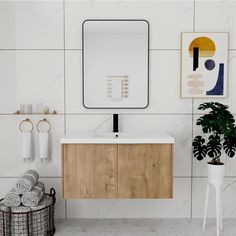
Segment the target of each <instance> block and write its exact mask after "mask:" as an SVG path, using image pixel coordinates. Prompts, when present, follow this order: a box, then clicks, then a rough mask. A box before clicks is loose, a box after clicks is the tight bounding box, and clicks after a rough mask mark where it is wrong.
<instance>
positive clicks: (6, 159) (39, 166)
mask: <svg viewBox="0 0 236 236" xmlns="http://www.w3.org/2000/svg"><path fill="white" fill-rule="evenodd" d="M194 2H195V4H194ZM63 6H64V7H65V9H63ZM194 6H195V7H194ZM64 10H65V16H64V15H63V11H64ZM194 10H195V11H194ZM235 12H236V1H234V0H233V1H198V0H187V1H178V0H173V1H160V0H152V1H135V0H132V1H118V0H111V1H100V0H99V1H97V0H95V1H90V0H86V1H79V0H78V1H77V0H74V1H69V0H65V2H64V3H63V1H57V0H55V1H0V35H1V37H0V114H1V115H0V150H1V155H0V189H1V194H3V193H4V192H6V191H7V190H8V189H9V188H10V186H12V185H13V183H14V181H15V179H16V178H15V177H17V176H19V175H20V174H22V173H23V172H24V171H25V170H26V169H28V168H35V169H36V170H38V171H39V173H40V175H41V176H42V177H44V178H43V181H45V183H46V184H47V188H49V187H52V186H53V187H55V188H56V190H57V199H58V201H57V208H56V209H57V217H59V218H61V217H64V216H65V215H66V212H67V216H68V217H80V218H83V217H93V218H94V217H107V218H109V217H111V218H115V217H137V218H138V217H140V218H144V217H147V218H151V217H191V216H193V217H201V216H202V209H203V202H204V196H205V184H206V178H204V176H206V171H205V163H204V162H198V161H196V160H195V159H193V160H192V154H191V142H192V132H193V135H195V134H196V133H197V128H196V126H195V122H196V118H197V114H198V113H199V112H198V111H197V107H198V105H199V104H200V103H201V102H203V101H206V100H211V99H204V100H202V99H181V98H180V96H179V87H180V86H179V85H180V78H179V77H180V76H179V75H180V34H181V32H186V31H187V32H192V31H193V30H194V29H196V30H197V31H216V32H222V31H229V32H230V33H229V36H230V50H229V82H228V84H229V87H228V97H227V98H225V99H218V100H217V101H219V102H222V103H225V104H228V105H229V106H230V108H231V110H232V111H233V112H234V113H235V114H236V102H235V101H236V98H235V96H236V93H235V92H234V91H235V87H236V79H235V76H236V72H235V68H236V67H235V63H236V60H235V58H236V54H235V53H236V51H235V50H236V43H235V37H236V36H235V28H236V21H235V19H236V16H235V14H236V13H235ZM64 17H65V18H64ZM87 18H99V19H101V18H106V19H111V18H121V19H123V18H128V19H132V18H143V19H147V20H148V21H149V23H150V106H149V107H148V108H147V109H146V110H130V111H124V110H119V113H121V114H122V115H121V117H120V122H121V125H120V128H121V130H123V131H150V130H152V131H153V130H156V131H159V130H161V131H168V132H170V133H171V134H172V135H173V136H174V137H175V139H176V143H175V147H174V176H175V178H174V199H173V200H155V201H152V200H147V201H145V200H142V201H141V200H99V201H97V200H86V201H85V200H84V201H80V200H73V201H67V207H66V208H65V206H66V204H65V202H64V201H63V200H62V199H61V179H60V176H61V167H60V144H59V139H60V137H61V136H62V135H63V133H64V131H66V132H71V131H75V130H80V131H86V130H96V129H97V130H104V131H109V130H111V128H112V122H111V114H112V113H114V110H109V111H107V110H85V109H84V108H83V107H82V105H81V104H82V101H81V98H82V87H81V74H82V72H81V69H82V68H81V37H82V35H81V23H82V22H83V20H85V19H87ZM64 25H65V29H64ZM64 45H65V48H64ZM64 49H65V50H64ZM64 73H65V74H64ZM35 102H43V103H45V104H47V105H48V106H49V107H50V108H51V109H54V110H57V111H58V112H59V113H60V114H59V115H55V116H51V115H50V116H46V118H48V119H49V121H50V122H51V123H52V160H51V162H49V163H48V164H45V163H41V161H40V160H39V159H38V158H37V155H36V159H35V160H34V162H32V163H24V162H23V161H22V160H20V152H19V146H20V140H19V138H18V125H19V122H20V121H21V120H22V119H24V118H26V116H23V115H20V116H15V115H12V113H13V112H15V111H16V109H17V108H18V105H19V104H20V103H35ZM64 104H65V106H64ZM116 112H117V111H116ZM27 117H28V118H30V119H31V120H33V122H34V123H36V122H37V121H38V120H39V119H41V118H44V117H45V116H38V115H29V116H27ZM35 142H36V143H37V132H36V133H35ZM36 154H37V150H36ZM235 162H236V158H235V159H227V166H226V174H227V176H228V178H227V181H226V182H227V183H226V185H227V188H225V191H224V197H225V201H224V202H225V208H224V216H225V217H231V216H234V217H235V212H236V211H235V207H234V206H235V201H234V199H235V195H236V193H235V179H234V178H235V177H236V167H235V166H236V165H235ZM58 177H59V178H58ZM191 190H192V192H191ZM1 197H2V196H1ZM211 204H213V203H211ZM65 210H66V212H65ZM210 215H212V216H213V215H214V206H213V205H212V206H211V207H210Z"/></svg>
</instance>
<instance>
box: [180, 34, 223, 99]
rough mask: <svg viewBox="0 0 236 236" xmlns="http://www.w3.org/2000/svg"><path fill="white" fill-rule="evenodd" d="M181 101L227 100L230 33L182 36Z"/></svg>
mask: <svg viewBox="0 0 236 236" xmlns="http://www.w3.org/2000/svg"><path fill="white" fill-rule="evenodd" d="M181 43H182V48H181V97H226V96H227V62H228V33H182V40H181Z"/></svg>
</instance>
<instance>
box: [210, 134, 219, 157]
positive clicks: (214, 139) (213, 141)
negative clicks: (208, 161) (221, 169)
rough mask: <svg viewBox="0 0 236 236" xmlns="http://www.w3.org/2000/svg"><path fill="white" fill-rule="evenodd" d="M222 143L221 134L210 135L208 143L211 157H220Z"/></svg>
mask: <svg viewBox="0 0 236 236" xmlns="http://www.w3.org/2000/svg"><path fill="white" fill-rule="evenodd" d="M221 148H222V145H221V143H220V136H219V135H215V136H214V135H210V137H209V141H208V143H207V147H206V149H207V155H208V156H209V157H211V158H218V157H220V155H221Z"/></svg>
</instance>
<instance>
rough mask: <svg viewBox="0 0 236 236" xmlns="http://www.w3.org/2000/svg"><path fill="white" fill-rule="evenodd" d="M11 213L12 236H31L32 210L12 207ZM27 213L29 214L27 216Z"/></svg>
mask: <svg viewBox="0 0 236 236" xmlns="http://www.w3.org/2000/svg"><path fill="white" fill-rule="evenodd" d="M11 212H12V214H11V235H20V236H28V235H31V232H32V229H31V226H32V220H31V219H32V217H31V214H32V213H31V209H30V208H29V207H25V206H18V207H11ZM27 212H28V214H25V213H27ZM14 213H16V214H14ZM21 213H22V214H21ZM28 231H29V232H28ZM28 233H29V234H28Z"/></svg>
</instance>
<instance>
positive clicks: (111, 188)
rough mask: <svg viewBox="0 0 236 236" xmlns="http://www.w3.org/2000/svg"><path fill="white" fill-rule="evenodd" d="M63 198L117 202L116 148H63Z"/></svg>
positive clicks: (84, 146)
mask: <svg viewBox="0 0 236 236" xmlns="http://www.w3.org/2000/svg"><path fill="white" fill-rule="evenodd" d="M62 152H63V157H62V158H63V196H64V198H117V145H113V144H112V145H110V144H106V145H103V144H64V145H63V148H62Z"/></svg>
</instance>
